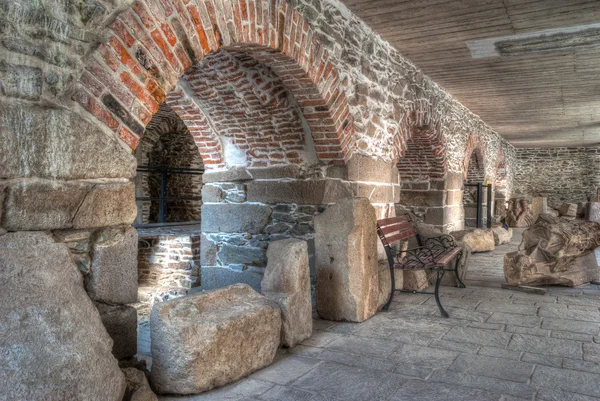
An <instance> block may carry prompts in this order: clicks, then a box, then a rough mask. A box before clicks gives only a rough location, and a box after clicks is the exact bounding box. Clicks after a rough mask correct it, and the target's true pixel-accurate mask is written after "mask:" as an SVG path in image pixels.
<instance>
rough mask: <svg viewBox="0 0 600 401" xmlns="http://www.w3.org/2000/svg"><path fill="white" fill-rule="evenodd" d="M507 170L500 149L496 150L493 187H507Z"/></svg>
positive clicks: (502, 152)
mask: <svg viewBox="0 0 600 401" xmlns="http://www.w3.org/2000/svg"><path fill="white" fill-rule="evenodd" d="M507 181H508V170H507V165H506V157H505V156H504V151H503V150H502V148H499V149H498V156H497V157H496V165H495V167H494V186H496V187H506V186H507V185H508V182H507Z"/></svg>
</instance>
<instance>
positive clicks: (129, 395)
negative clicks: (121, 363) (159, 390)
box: [122, 368, 158, 401]
mask: <svg viewBox="0 0 600 401" xmlns="http://www.w3.org/2000/svg"><path fill="white" fill-rule="evenodd" d="M122 370H123V374H125V379H126V380H127V389H126V390H125V397H124V398H123V399H124V400H129V401H158V397H157V396H156V394H154V392H153V391H152V389H151V388H150V385H149V384H148V379H146V375H145V374H144V372H142V371H141V370H138V369H136V368H124V369H122Z"/></svg>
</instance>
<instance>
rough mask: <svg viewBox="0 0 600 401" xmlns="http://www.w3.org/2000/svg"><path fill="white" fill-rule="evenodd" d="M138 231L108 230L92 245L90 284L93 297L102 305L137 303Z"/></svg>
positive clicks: (132, 229) (97, 237) (98, 235)
mask: <svg viewBox="0 0 600 401" xmlns="http://www.w3.org/2000/svg"><path fill="white" fill-rule="evenodd" d="M137 246H138V236H137V231H136V230H135V229H134V228H133V227H129V228H127V229H106V230H102V231H100V232H99V233H98V234H97V236H96V238H95V239H94V241H93V245H92V251H91V255H92V264H91V267H90V275H89V278H88V280H87V291H88V293H89V295H90V297H91V298H92V299H93V300H95V301H98V302H104V303H111V304H130V303H134V302H137V288H138V271H137Z"/></svg>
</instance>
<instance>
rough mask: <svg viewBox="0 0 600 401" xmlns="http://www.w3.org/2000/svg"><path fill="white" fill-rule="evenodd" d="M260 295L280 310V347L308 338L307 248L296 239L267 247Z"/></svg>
mask: <svg viewBox="0 0 600 401" xmlns="http://www.w3.org/2000/svg"><path fill="white" fill-rule="evenodd" d="M267 259H268V262H267V269H266V270H265V275H264V277H263V279H262V282H261V287H262V293H263V295H264V296H266V297H267V298H269V299H271V300H273V301H275V302H276V303H277V304H278V305H279V307H280V308H281V319H282V326H281V344H282V345H283V346H285V347H294V346H295V345H296V344H299V343H301V342H302V341H304V340H305V339H307V338H308V337H310V336H311V335H312V301H311V294H310V277H309V267H308V246H307V243H306V241H303V240H300V239H294V238H289V239H283V240H279V241H274V242H271V243H270V244H269V248H268V249H267Z"/></svg>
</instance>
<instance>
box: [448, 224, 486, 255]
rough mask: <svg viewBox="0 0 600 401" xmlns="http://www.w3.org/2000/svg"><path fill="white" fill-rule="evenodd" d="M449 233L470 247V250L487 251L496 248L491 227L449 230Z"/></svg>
mask: <svg viewBox="0 0 600 401" xmlns="http://www.w3.org/2000/svg"><path fill="white" fill-rule="evenodd" d="M450 235H451V236H452V237H453V238H454V239H455V240H456V241H457V242H458V243H461V244H462V243H464V244H466V245H468V246H469V247H470V248H471V252H488V251H493V250H494V249H496V245H495V244H496V242H495V240H494V232H493V231H492V230H491V229H485V230H484V229H480V228H476V229H470V230H462V231H454V232H451V233H450Z"/></svg>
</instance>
